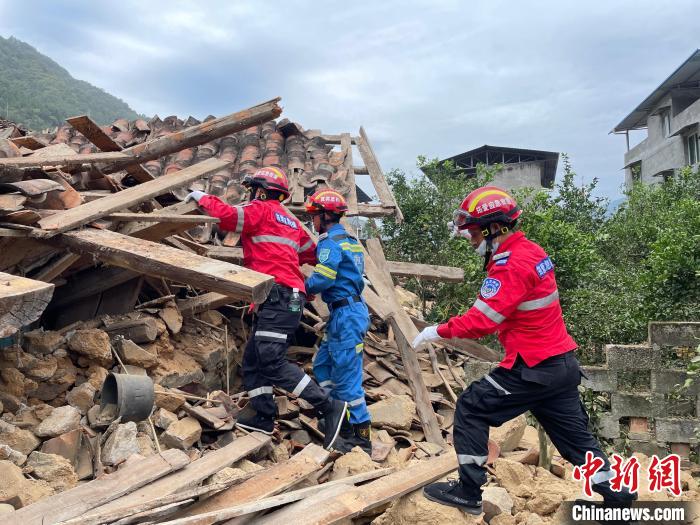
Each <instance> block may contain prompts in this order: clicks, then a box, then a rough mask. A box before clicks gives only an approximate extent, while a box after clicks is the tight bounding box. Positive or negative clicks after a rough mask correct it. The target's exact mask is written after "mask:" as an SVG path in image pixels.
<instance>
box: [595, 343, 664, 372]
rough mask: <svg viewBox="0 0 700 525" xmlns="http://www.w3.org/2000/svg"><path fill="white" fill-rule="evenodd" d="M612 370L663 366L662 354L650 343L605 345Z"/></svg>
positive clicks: (645, 368)
mask: <svg viewBox="0 0 700 525" xmlns="http://www.w3.org/2000/svg"><path fill="white" fill-rule="evenodd" d="M605 358H606V361H607V364H608V368H609V369H610V370H650V369H658V368H660V367H661V354H660V353H659V352H656V351H654V350H653V349H652V348H651V347H650V346H648V345H605Z"/></svg>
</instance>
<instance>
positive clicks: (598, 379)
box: [581, 366, 617, 392]
mask: <svg viewBox="0 0 700 525" xmlns="http://www.w3.org/2000/svg"><path fill="white" fill-rule="evenodd" d="M581 368H582V369H583V373H584V374H586V375H587V376H588V378H585V377H582V378H581V385H582V386H584V387H586V388H590V389H591V390H594V391H596V392H616V391H617V374H616V373H615V371H614V370H609V369H608V368H607V367H605V366H583V367H581Z"/></svg>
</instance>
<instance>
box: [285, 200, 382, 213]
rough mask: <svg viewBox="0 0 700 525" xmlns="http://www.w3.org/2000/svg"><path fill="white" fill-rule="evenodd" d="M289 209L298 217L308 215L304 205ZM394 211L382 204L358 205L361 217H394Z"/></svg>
mask: <svg viewBox="0 0 700 525" xmlns="http://www.w3.org/2000/svg"><path fill="white" fill-rule="evenodd" d="M287 209H288V210H289V211H290V212H293V213H294V215H296V216H297V217H304V216H306V215H308V214H307V213H306V209H305V208H304V205H303V204H288V205H287ZM394 210H395V209H394V208H393V207H386V206H382V205H380V204H367V203H364V202H358V203H357V214H358V215H359V216H360V217H387V216H389V215H394Z"/></svg>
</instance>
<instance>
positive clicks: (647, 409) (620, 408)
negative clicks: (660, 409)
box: [610, 392, 655, 418]
mask: <svg viewBox="0 0 700 525" xmlns="http://www.w3.org/2000/svg"><path fill="white" fill-rule="evenodd" d="M610 401H611V403H610V404H611V406H612V413H613V414H615V416H617V417H618V418H620V417H627V416H632V417H652V416H653V415H654V413H655V410H654V403H653V397H652V396H641V395H636V394H623V393H620V392H615V393H613V394H612V395H611V396H610Z"/></svg>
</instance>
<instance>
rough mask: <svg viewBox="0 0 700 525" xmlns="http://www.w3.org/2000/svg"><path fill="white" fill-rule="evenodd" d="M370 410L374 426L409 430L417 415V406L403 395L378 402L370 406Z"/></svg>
mask: <svg viewBox="0 0 700 525" xmlns="http://www.w3.org/2000/svg"><path fill="white" fill-rule="evenodd" d="M368 410H369V413H370V415H371V417H372V426H374V427H382V426H385V425H386V426H390V427H392V428H396V429H402V430H408V429H409V428H411V423H412V421H413V417H414V416H415V415H416V404H415V403H414V402H413V400H412V399H411V398H410V397H408V396H403V395H401V396H394V397H391V398H388V399H382V400H381V401H377V402H376V403H374V404H372V405H370V406H369V407H368Z"/></svg>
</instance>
